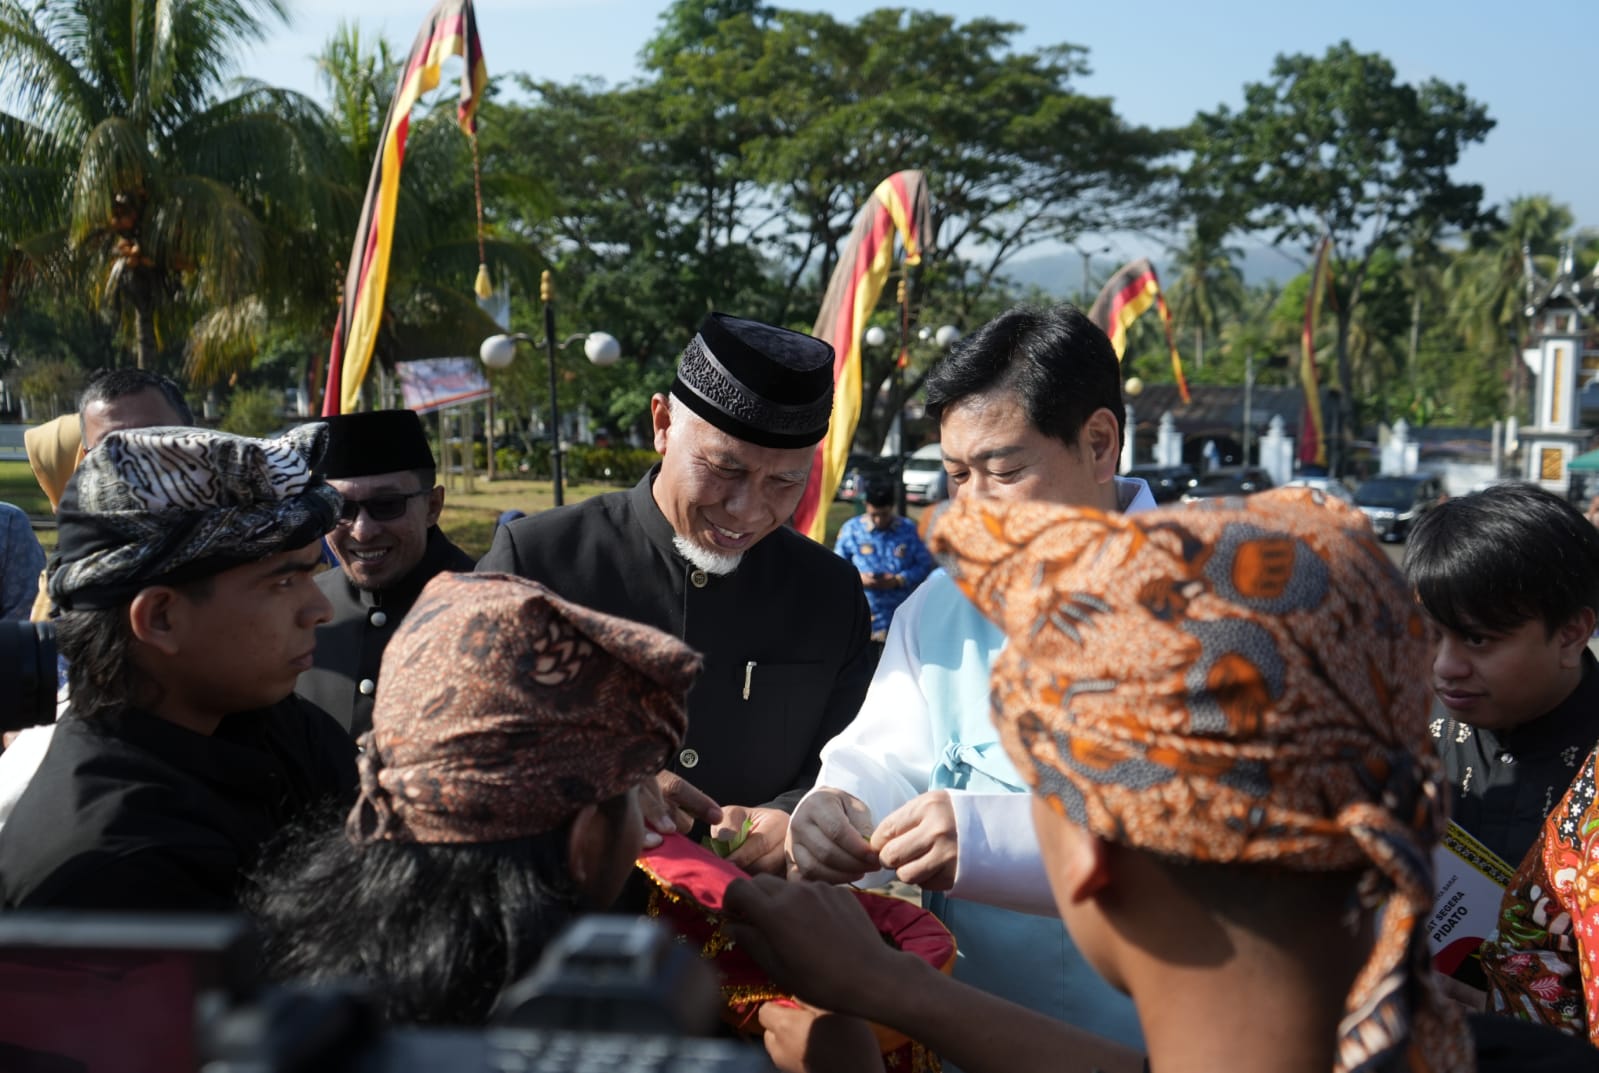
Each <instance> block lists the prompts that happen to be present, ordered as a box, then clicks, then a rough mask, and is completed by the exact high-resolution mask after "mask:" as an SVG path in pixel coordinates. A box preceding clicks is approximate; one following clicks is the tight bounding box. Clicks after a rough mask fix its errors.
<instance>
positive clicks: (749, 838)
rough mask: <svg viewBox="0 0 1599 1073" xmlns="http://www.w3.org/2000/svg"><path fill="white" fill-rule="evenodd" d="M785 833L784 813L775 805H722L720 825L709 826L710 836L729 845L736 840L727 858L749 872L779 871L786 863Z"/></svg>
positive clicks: (770, 872) (776, 873) (786, 826)
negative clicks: (751, 806)
mask: <svg viewBox="0 0 1599 1073" xmlns="http://www.w3.org/2000/svg"><path fill="white" fill-rule="evenodd" d="M746 827H747V829H746ZM741 836H742V841H740V837H741ZM787 836H788V813H786V812H784V811H783V810H782V809H777V808H745V807H744V806H743V805H729V806H727V807H726V808H724V809H723V810H722V822H721V825H720V826H718V827H715V828H713V829H712V830H711V837H712V838H717V839H721V840H722V841H724V842H727V843H728V844H729V845H731V844H733V843H735V842H736V843H738V848H737V849H735V850H734V851H733V852H732V853H730V854H728V857H727V859H728V861H729V862H730V863H732V864H736V865H738V866H739V867H740V868H742V869H744V871H746V872H748V873H750V874H751V875H759V874H763V873H764V874H766V875H778V876H780V875H782V874H783V872H784V870H785V868H786V867H787V864H788V858H787V857H786V856H785V854H784V852H783V843H784V841H785V840H786V839H787Z"/></svg>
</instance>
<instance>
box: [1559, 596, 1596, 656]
mask: <svg viewBox="0 0 1599 1073" xmlns="http://www.w3.org/2000/svg"><path fill="white" fill-rule="evenodd" d="M1594 621H1595V618H1594V611H1593V608H1591V607H1584V608H1579V609H1578V611H1577V613H1576V614H1575V615H1572V616H1571V617H1570V618H1569V619H1567V620H1566V623H1565V625H1563V626H1561V627H1560V628H1559V629H1558V630H1556V631H1555V638H1556V639H1557V640H1558V641H1559V644H1560V665H1561V666H1562V667H1566V668H1572V667H1581V666H1582V653H1583V651H1584V650H1585V649H1586V648H1587V647H1588V639H1589V638H1591V637H1592V636H1593V627H1594Z"/></svg>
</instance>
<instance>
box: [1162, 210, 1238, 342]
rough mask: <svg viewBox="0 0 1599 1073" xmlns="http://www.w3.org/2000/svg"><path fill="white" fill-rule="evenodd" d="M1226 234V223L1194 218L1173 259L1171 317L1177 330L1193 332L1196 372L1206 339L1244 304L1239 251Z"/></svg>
mask: <svg viewBox="0 0 1599 1073" xmlns="http://www.w3.org/2000/svg"><path fill="white" fill-rule="evenodd" d="M1226 237H1227V229H1226V228H1225V226H1222V227H1218V226H1216V225H1215V224H1214V223H1211V222H1210V221H1205V220H1196V221H1195V222H1194V223H1193V224H1192V225H1191V226H1190V227H1189V229H1188V239H1187V241H1186V242H1184V243H1183V245H1182V247H1181V248H1180V249H1179V250H1178V251H1177V254H1176V257H1175V259H1174V260H1175V266H1176V268H1177V277H1176V279H1174V280H1173V281H1172V319H1173V320H1174V321H1175V322H1176V330H1177V331H1178V332H1179V333H1182V332H1184V331H1185V330H1187V331H1191V332H1192V333H1193V340H1194V363H1195V367H1196V371H1197V370H1199V369H1203V368H1204V367H1205V342H1206V340H1207V339H1215V338H1217V336H1218V335H1220V333H1221V326H1222V324H1223V322H1224V320H1225V319H1226V317H1227V315H1229V314H1236V313H1237V312H1238V311H1239V308H1240V307H1241V305H1242V303H1243V298H1244V276H1243V273H1242V272H1240V271H1239V270H1238V265H1237V259H1238V258H1239V257H1240V256H1242V254H1241V253H1240V251H1239V250H1238V248H1237V247H1236V246H1229V245H1227V244H1226V242H1225V239H1226Z"/></svg>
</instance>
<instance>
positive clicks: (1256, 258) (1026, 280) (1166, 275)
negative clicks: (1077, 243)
mask: <svg viewBox="0 0 1599 1073" xmlns="http://www.w3.org/2000/svg"><path fill="white" fill-rule="evenodd" d="M1240 245H1242V244H1240ZM1119 248H1120V249H1122V250H1132V249H1137V247H1136V246H1134V245H1133V243H1132V242H1130V241H1128V242H1123V243H1121V244H1120V246H1119ZM1243 250H1244V256H1243V258H1242V260H1241V263H1240V265H1239V267H1240V268H1242V269H1243V273H1244V282H1245V283H1250V284H1255V283H1263V282H1265V281H1267V280H1273V281H1276V282H1278V283H1284V282H1286V281H1288V280H1290V279H1293V278H1294V277H1295V276H1297V275H1299V274H1300V273H1301V272H1303V271H1304V268H1303V267H1302V266H1301V265H1299V264H1298V263H1297V262H1296V261H1295V260H1293V259H1292V258H1290V257H1289V256H1287V255H1286V254H1284V253H1281V252H1279V251H1277V250H1274V249H1272V248H1271V247H1269V246H1253V247H1250V246H1243ZM1146 256H1148V257H1149V259H1150V260H1152V261H1154V262H1155V271H1157V272H1159V273H1160V275H1161V281H1162V285H1163V286H1165V285H1168V284H1169V282H1170V281H1171V279H1172V278H1174V277H1175V276H1176V270H1175V268H1173V267H1172V258H1171V255H1170V254H1168V253H1167V252H1166V251H1164V250H1161V249H1158V248H1152V249H1151V251H1150V252H1149V253H1148V254H1147V255H1146ZM1123 263H1125V262H1122V261H1119V260H1117V256H1116V255H1115V254H1108V253H1107V254H1100V255H1098V256H1096V257H1095V258H1094V259H1093V262H1092V272H1093V277H1094V286H1093V289H1092V290H1091V292H1090V293H1089V295H1088V300H1089V301H1090V302H1092V301H1093V300H1094V295H1096V294H1098V293H1099V288H1100V287H1102V286H1104V284H1105V280H1106V278H1107V277H1109V276H1110V274H1111V273H1112V272H1114V271H1115V270H1116V269H1118V268H1120V267H1121V266H1122V264H1123ZM1004 271H1005V275H1006V276H1008V277H1009V278H1010V279H1011V280H1013V281H1014V282H1015V283H1016V284H1017V286H1019V287H1037V288H1039V289H1040V290H1042V291H1043V292H1045V293H1046V294H1048V295H1050V296H1052V297H1054V298H1066V299H1071V300H1073V301H1075V300H1076V299H1077V296H1078V293H1079V291H1080V290H1081V289H1082V278H1083V258H1082V255H1081V254H1079V253H1077V252H1076V251H1075V250H1071V249H1064V250H1058V251H1057V252H1051V253H1040V254H1037V255H1034V256H1031V257H1018V258H1017V259H1016V260H1014V261H1012V262H1010V263H1009V264H1008V265H1006V266H1005V270H1004Z"/></svg>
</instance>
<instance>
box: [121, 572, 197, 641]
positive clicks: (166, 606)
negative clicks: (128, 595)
mask: <svg viewBox="0 0 1599 1073" xmlns="http://www.w3.org/2000/svg"><path fill="white" fill-rule="evenodd" d="M187 611H188V604H187V601H186V600H185V599H184V597H183V595H182V594H181V593H179V592H178V590H176V589H173V588H169V587H168V586H166V585H153V586H151V587H150V588H148V589H141V590H140V591H139V594H138V595H137V596H135V597H134V598H133V603H132V604H130V605H129V607H128V620H129V624H130V626H131V628H132V630H133V636H134V639H135V640H137V641H140V642H142V643H144V644H146V645H149V646H150V647H151V648H153V649H155V650H156V651H157V652H160V653H161V654H162V655H165V656H176V655H178V653H179V651H180V650H181V649H182V647H183V627H184V624H185V621H186V613H187Z"/></svg>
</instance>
